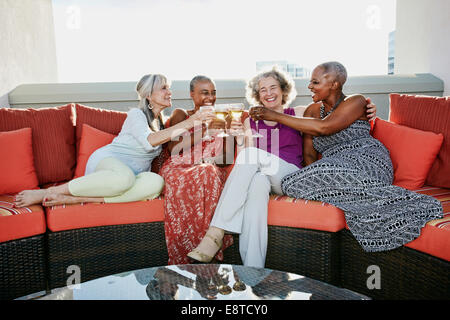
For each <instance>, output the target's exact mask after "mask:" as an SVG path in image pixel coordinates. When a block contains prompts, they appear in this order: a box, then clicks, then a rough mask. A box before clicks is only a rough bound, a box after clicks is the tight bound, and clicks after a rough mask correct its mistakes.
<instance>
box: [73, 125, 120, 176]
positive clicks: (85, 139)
mask: <svg viewBox="0 0 450 320" xmlns="http://www.w3.org/2000/svg"><path fill="white" fill-rule="evenodd" d="M114 138H115V135H113V134H110V133H107V132H103V131H101V130H98V129H95V128H93V127H91V126H90V125H88V124H85V123H83V129H82V131H81V139H80V146H79V149H78V160H77V168H76V169H75V175H74V178H78V177H81V176H83V175H84V171H85V170H86V164H87V162H88V160H89V157H90V156H91V154H92V153H93V152H94V151H95V150H97V149H98V148H101V147H103V146H106V145H107V144H109V143H111V141H112V140H113V139H114Z"/></svg>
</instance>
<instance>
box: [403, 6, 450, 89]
mask: <svg viewBox="0 0 450 320" xmlns="http://www.w3.org/2000/svg"><path fill="white" fill-rule="evenodd" d="M449 17H450V1H449V0H397V17H396V19H397V22H396V24H397V25H396V33H395V74H408V73H431V74H434V75H435V76H437V77H438V78H440V79H442V80H443V81H444V93H443V94H444V96H450V58H449V57H450V41H449V37H450V19H449Z"/></svg>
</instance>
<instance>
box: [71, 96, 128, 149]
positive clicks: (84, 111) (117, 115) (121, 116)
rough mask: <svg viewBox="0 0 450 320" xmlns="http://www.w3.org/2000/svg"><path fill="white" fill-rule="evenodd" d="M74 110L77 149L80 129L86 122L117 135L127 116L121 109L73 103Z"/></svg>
mask: <svg viewBox="0 0 450 320" xmlns="http://www.w3.org/2000/svg"><path fill="white" fill-rule="evenodd" d="M75 110H76V115H77V118H76V127H77V128H76V137H77V138H76V139H77V150H78V148H79V146H80V139H81V131H82V128H83V124H84V123H85V124H88V125H90V126H92V127H95V128H97V129H98V130H101V131H103V132H107V133H111V134H114V135H118V134H119V132H120V130H122V125H123V122H124V121H125V119H126V118H127V113H126V112H122V111H114V110H105V109H100V108H92V107H87V106H83V105H81V104H75Z"/></svg>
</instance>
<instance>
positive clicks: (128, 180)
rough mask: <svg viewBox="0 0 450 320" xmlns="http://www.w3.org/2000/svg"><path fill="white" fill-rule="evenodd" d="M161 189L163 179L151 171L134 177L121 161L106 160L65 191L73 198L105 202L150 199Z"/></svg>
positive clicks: (73, 182) (114, 159) (109, 158)
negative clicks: (97, 199)
mask: <svg viewBox="0 0 450 320" xmlns="http://www.w3.org/2000/svg"><path fill="white" fill-rule="evenodd" d="M163 187H164V179H163V178H162V177H161V176H160V175H158V174H156V173H153V172H141V173H139V174H138V175H137V176H135V175H134V172H133V171H132V170H131V169H130V168H129V167H128V166H127V165H125V164H124V163H123V162H122V161H120V160H118V159H116V158H112V157H108V158H104V159H103V160H101V161H100V162H99V163H98V165H97V167H96V168H95V171H94V172H92V173H89V174H87V175H85V176H82V177H79V178H77V179H73V180H71V181H70V182H69V192H70V194H71V195H73V196H77V197H103V198H104V201H105V203H120V202H132V201H141V200H145V199H154V198H156V197H158V196H159V194H160V193H161V191H162V189H163Z"/></svg>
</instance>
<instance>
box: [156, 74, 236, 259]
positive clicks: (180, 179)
mask: <svg viewBox="0 0 450 320" xmlns="http://www.w3.org/2000/svg"><path fill="white" fill-rule="evenodd" d="M190 95H191V98H192V100H193V102H194V109H193V110H184V109H176V110H174V112H173V113H172V116H171V117H170V119H169V121H168V126H173V125H175V124H177V123H179V122H181V121H183V120H185V119H187V118H188V117H190V116H192V115H193V114H194V113H196V112H197V111H198V110H199V108H200V107H201V106H205V105H214V103H215V101H216V88H215V84H214V82H213V81H212V80H211V79H209V78H207V77H205V76H197V77H194V78H193V79H192V80H191V84H190ZM225 125H226V123H225V122H224V121H221V120H215V121H213V122H212V123H211V124H210V125H209V129H220V128H224V127H225ZM197 129H199V130H197V131H196V128H193V129H192V130H190V131H189V132H186V133H185V134H183V135H182V140H181V141H171V142H169V145H168V150H169V152H170V154H171V156H170V158H169V159H167V160H166V161H165V162H164V165H163V166H162V168H161V171H160V172H159V174H160V175H161V176H162V177H163V178H164V180H165V187H164V212H165V223H164V228H165V235H166V243H167V251H168V254H169V262H168V264H187V263H191V262H192V260H190V259H189V258H188V257H187V256H186V255H187V253H188V252H190V251H192V250H193V249H194V248H195V247H196V246H197V245H198V244H199V243H200V241H201V239H202V238H203V237H204V236H205V234H206V231H207V230H208V228H209V223H210V221H211V218H212V216H213V214H214V211H215V209H216V205H217V202H218V201H219V197H220V194H221V192H222V188H223V185H224V183H225V179H226V175H227V173H226V169H225V165H226V161H224V160H223V155H224V151H225V150H224V149H227V148H226V146H224V141H219V140H218V139H219V138H216V137H215V138H213V140H212V141H204V140H202V135H203V133H204V128H203V127H201V128H197ZM222 139H223V138H222ZM225 145H226V143H225ZM228 149H229V150H230V149H232V148H231V147H230V148H228ZM180 151H181V152H180ZM217 151H218V152H217ZM206 159H207V160H208V161H207V162H206V161H205V160H206ZM213 159H215V161H214V160H213ZM228 159H229V158H228ZM231 159H233V158H231ZM219 163H223V164H219ZM232 243H233V238H232V237H231V236H226V237H225V238H224V240H223V245H222V249H225V248H226V247H228V246H230V245H231V244H232ZM215 257H216V259H217V260H223V251H222V250H219V252H218V253H217V254H216V256H215Z"/></svg>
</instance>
